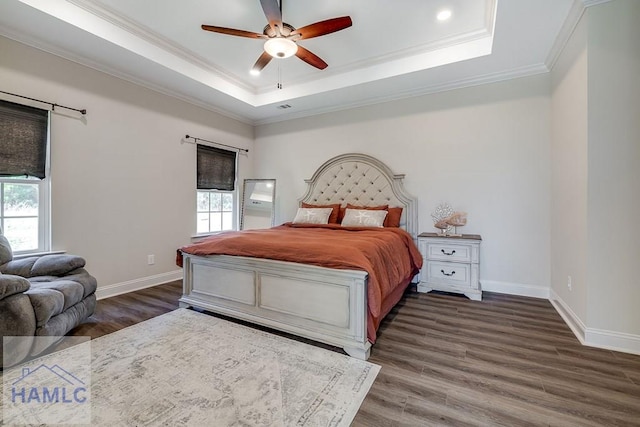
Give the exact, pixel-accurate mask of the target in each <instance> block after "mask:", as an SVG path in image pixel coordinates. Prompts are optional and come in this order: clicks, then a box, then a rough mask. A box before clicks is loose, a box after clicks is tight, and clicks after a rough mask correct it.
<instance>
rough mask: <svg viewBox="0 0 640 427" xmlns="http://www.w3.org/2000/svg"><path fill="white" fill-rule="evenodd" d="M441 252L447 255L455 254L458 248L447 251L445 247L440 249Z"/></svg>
mask: <svg viewBox="0 0 640 427" xmlns="http://www.w3.org/2000/svg"><path fill="white" fill-rule="evenodd" d="M440 252H442V253H443V254H445V255H453V254H455V253H456V250H455V249H454V250H452V251H451V252H445V251H444V249H440Z"/></svg>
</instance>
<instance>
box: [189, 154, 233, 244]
mask: <svg viewBox="0 0 640 427" xmlns="http://www.w3.org/2000/svg"><path fill="white" fill-rule="evenodd" d="M197 157H198V158H197V226H196V232H197V233H198V234H206V233H214V232H218V231H226V230H233V229H234V223H235V221H234V219H235V217H236V209H235V207H236V203H235V200H236V190H235V183H236V153H235V152H233V151H228V150H222V149H219V148H215V147H210V146H207V145H201V144H198V145H197Z"/></svg>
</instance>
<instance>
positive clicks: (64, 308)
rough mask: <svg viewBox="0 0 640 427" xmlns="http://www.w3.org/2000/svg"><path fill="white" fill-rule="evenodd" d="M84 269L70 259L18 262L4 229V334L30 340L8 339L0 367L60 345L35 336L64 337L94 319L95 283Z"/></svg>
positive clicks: (0, 297)
mask: <svg viewBox="0 0 640 427" xmlns="http://www.w3.org/2000/svg"><path fill="white" fill-rule="evenodd" d="M84 266H85V260H84V259H83V258H81V257H79V256H75V255H66V254H64V255H63V254H61V255H44V256H40V257H29V258H22V259H16V260H14V259H13V252H12V250H11V246H10V245H9V242H8V241H7V239H6V237H5V236H4V235H2V230H1V229H0V335H1V337H2V338H4V337H29V338H20V339H9V342H8V343H7V345H6V346H4V347H5V348H4V350H5V351H4V352H2V351H0V367H8V366H11V365H13V364H15V363H18V362H20V361H22V360H24V359H25V358H27V357H29V356H35V355H38V354H40V353H42V352H43V351H44V350H46V349H47V347H49V346H50V345H52V344H54V343H55V342H57V339H55V338H52V339H49V340H47V339H42V340H34V339H33V337H35V336H42V337H58V336H63V335H65V334H66V333H67V332H69V331H70V330H71V329H73V328H75V327H76V326H78V325H79V324H80V323H82V322H84V321H85V320H86V319H87V318H88V317H89V316H91V315H92V314H93V312H94V310H95V307H96V296H95V291H96V287H97V282H96V279H95V278H94V277H93V276H91V275H90V274H89V273H88V272H87V271H86V270H85V269H84ZM2 348H3V345H2V341H0V349H2ZM3 354H4V356H5V358H4V360H3Z"/></svg>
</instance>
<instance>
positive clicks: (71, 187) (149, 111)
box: [0, 38, 253, 290]
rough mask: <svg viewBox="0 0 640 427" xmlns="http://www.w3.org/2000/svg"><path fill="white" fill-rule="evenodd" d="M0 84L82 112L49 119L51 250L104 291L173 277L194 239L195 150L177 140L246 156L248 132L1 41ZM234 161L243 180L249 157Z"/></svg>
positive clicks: (57, 114) (189, 107)
mask: <svg viewBox="0 0 640 427" xmlns="http://www.w3.org/2000/svg"><path fill="white" fill-rule="evenodd" d="M0 81H1V82H2V90H5V91H8V92H14V93H18V94H22V95H26V96H31V97H34V98H40V99H44V100H51V101H54V102H57V103H59V104H64V105H69V106H73V107H76V108H86V109H87V110H88V114H87V116H86V118H79V115H78V114H75V113H69V112H68V111H65V110H62V109H59V110H56V112H55V113H54V114H52V123H51V144H52V149H51V159H52V161H51V163H52V165H51V174H52V180H51V187H52V212H51V215H52V245H53V249H63V250H67V251H68V252H70V253H76V254H79V255H82V256H84V257H85V258H86V259H87V269H88V270H89V271H90V272H91V273H92V274H93V275H95V276H96V277H97V279H98V283H99V288H103V289H104V288H105V287H111V286H113V285H117V284H120V285H134V286H135V285H136V283H135V282H136V281H137V280H143V281H146V282H144V283H147V284H150V283H151V282H149V280H151V281H154V280H155V281H158V280H162V279H163V278H169V277H178V276H177V275H176V274H173V273H172V272H176V271H177V270H178V268H177V267H176V265H175V253H176V249H177V248H178V247H180V246H182V245H184V244H187V243H189V241H190V237H191V235H193V234H195V231H196V225H195V203H196V198H195V146H194V145H192V144H186V143H185V144H182V143H181V140H182V138H183V137H184V135H185V134H187V133H189V134H191V135H195V136H198V137H201V138H206V139H211V140H214V141H218V142H222V143H225V144H230V145H236V146H240V147H245V148H249V149H250V150H251V149H252V148H253V128H252V127H251V126H249V125H246V124H243V123H240V122H237V121H234V120H231V119H229V118H226V117H223V116H221V115H219V114H216V113H213V112H210V111H207V110H204V109H201V108H198V107H195V106H193V105H190V104H187V103H184V102H181V101H178V100H176V99H174V98H171V97H168V96H164V95H161V94H159V93H157V92H153V91H150V90H147V89H144V88H142V87H140V86H137V85H134V84H130V83H128V82H125V81H123V80H120V79H117V78H114V77H111V76H109V75H106V74H104V73H101V72H97V71H95V70H92V69H90V68H87V67H84V66H80V65H78V64H75V63H73V62H70V61H67V60H64V59H61V58H59V57H57V56H53V55H50V54H47V53H44V52H42V51H39V50H36V49H33V48H30V47H27V46H25V45H22V44H19V43H16V42H14V41H11V40H8V39H5V38H0ZM3 99H7V100H11V101H16V102H17V100H16V99H15V98H11V97H7V96H3ZM40 106H41V105H40ZM250 153H251V151H250ZM239 159H240V164H239V174H240V180H239V182H242V179H243V178H244V177H248V176H250V175H253V173H252V172H251V169H252V159H251V158H250V157H247V156H243V155H240V157H239ZM149 254H154V255H155V265H152V266H149V265H147V255H149ZM150 277H151V279H149V278H150ZM120 289H121V290H126V286H125V287H121V288H120ZM116 290H117V289H116Z"/></svg>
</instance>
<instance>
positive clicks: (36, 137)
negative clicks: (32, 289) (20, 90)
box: [0, 101, 49, 253]
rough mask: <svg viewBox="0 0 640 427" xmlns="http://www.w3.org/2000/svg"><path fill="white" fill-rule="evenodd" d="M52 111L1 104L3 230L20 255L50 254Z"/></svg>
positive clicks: (0, 214) (0, 205)
mask: <svg viewBox="0 0 640 427" xmlns="http://www.w3.org/2000/svg"><path fill="white" fill-rule="evenodd" d="M48 142H49V111H48V110H41V109H39V108H33V107H28V106H25V105H21V104H15V103H12V102H7V101H0V227H1V228H2V232H3V234H4V235H5V236H6V237H7V239H8V240H9V243H11V247H12V249H13V251H14V252H16V253H28V252H42V251H47V250H49V237H48V236H49V179H48V178H47V177H46V175H47V174H46V172H47V169H48V160H47V151H48Z"/></svg>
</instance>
